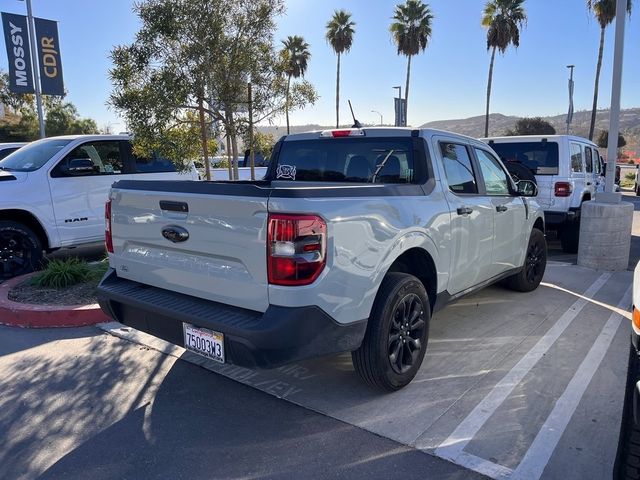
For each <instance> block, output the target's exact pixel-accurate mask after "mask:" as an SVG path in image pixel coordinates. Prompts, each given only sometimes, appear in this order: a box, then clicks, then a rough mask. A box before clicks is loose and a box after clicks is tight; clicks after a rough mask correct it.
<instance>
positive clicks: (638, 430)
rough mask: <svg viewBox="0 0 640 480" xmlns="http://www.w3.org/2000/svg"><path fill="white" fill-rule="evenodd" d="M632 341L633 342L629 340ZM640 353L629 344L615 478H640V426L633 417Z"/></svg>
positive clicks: (614, 470)
mask: <svg viewBox="0 0 640 480" xmlns="http://www.w3.org/2000/svg"><path fill="white" fill-rule="evenodd" d="M629 343H631V342H629ZM638 373H639V372H638V354H637V353H636V351H635V348H634V347H633V344H630V345H629V369H628V371H627V385H626V389H625V397H624V408H623V410H622V424H621V426H620V440H619V441H618V453H617V455H616V461H615V464H614V469H613V478H614V479H620V480H622V479H632V478H633V479H637V478H640V426H638V425H637V424H636V422H635V420H634V418H633V391H634V390H635V387H636V382H637V381H638Z"/></svg>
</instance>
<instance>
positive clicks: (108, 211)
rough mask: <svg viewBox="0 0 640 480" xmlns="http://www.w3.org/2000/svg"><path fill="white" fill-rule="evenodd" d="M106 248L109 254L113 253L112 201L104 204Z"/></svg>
mask: <svg viewBox="0 0 640 480" xmlns="http://www.w3.org/2000/svg"><path fill="white" fill-rule="evenodd" d="M104 246H105V247H106V248H107V252H109V253H113V238H112V237H111V200H107V203H105V204H104Z"/></svg>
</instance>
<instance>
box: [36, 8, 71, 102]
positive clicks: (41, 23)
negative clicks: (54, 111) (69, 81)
mask: <svg viewBox="0 0 640 480" xmlns="http://www.w3.org/2000/svg"><path fill="white" fill-rule="evenodd" d="M34 20H35V25H36V42H37V43H36V45H37V46H38V64H39V65H40V86H41V87H42V93H43V94H44V95H60V96H63V95H64V82H63V80H62V62H61V59H60V39H59V37H58V23H57V22H54V21H53V20H44V19H42V18H35V19H34Z"/></svg>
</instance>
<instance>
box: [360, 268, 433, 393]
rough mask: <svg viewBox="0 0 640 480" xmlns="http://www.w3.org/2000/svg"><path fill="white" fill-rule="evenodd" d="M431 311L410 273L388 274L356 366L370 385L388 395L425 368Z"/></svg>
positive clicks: (417, 283) (380, 291) (427, 299)
mask: <svg viewBox="0 0 640 480" xmlns="http://www.w3.org/2000/svg"><path fill="white" fill-rule="evenodd" d="M430 319H431V307H430V304H429V297H428V295H427V292H426V290H425V288H424V285H423V284H422V282H420V280H418V279H417V278H416V277H414V276H413V275H409V274H407V273H396V272H392V273H388V274H387V275H386V276H385V278H384V280H383V281H382V284H381V286H380V290H379V291H378V295H377V296H376V300H375V302H374V304H373V309H372V311H371V317H370V318H369V324H368V325H367V331H366V333H365V336H364V340H363V341H362V345H361V346H360V348H358V349H357V350H355V351H353V352H351V359H352V361H353V366H354V367H355V369H356V371H357V372H358V374H359V375H360V377H361V378H362V379H363V380H364V381H365V382H366V383H368V384H369V385H371V386H373V387H376V388H379V389H381V390H385V391H389V392H392V391H395V390H399V389H401V388H402V387H404V386H406V385H407V384H408V383H409V382H411V380H413V377H415V375H416V373H418V370H419V368H420V365H421V364H422V360H423V358H424V354H425V352H426V350H427V341H428V339H429V321H430Z"/></svg>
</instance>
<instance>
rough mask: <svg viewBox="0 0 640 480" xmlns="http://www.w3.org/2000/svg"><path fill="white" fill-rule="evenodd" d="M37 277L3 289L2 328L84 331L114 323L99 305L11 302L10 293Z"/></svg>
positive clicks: (0, 289) (14, 281)
mask: <svg viewBox="0 0 640 480" xmlns="http://www.w3.org/2000/svg"><path fill="white" fill-rule="evenodd" d="M33 275H35V273H29V274H27V275H22V276H20V277H15V278H12V279H11V280H7V281H6V282H4V283H3V284H2V285H0V324H1V325H8V326H11V327H23V328H60V327H82V326H85V325H95V324H96V323H101V322H108V321H111V319H110V318H109V317H107V316H106V315H105V314H104V313H103V312H102V310H101V309H100V306H99V305H98V304H97V303H94V304H92V305H33V304H29V303H19V302H14V301H12V300H9V298H8V295H9V290H11V289H12V288H13V287H15V286H16V285H18V284H20V283H22V282H24V281H25V280H26V279H28V278H30V277H31V276H33Z"/></svg>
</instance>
